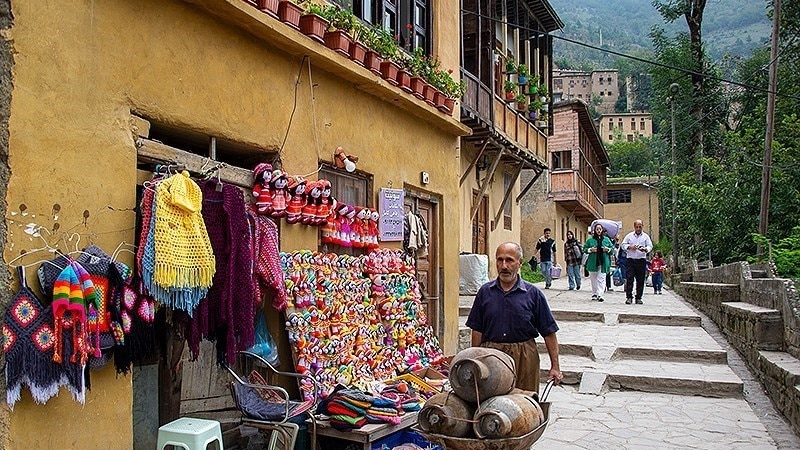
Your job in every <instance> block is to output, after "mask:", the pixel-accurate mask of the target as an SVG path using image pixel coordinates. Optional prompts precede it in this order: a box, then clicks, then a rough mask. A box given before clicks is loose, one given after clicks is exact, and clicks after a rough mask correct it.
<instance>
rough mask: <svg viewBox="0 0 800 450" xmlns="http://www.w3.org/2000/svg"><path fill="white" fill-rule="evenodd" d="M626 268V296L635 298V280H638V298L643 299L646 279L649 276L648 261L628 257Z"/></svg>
mask: <svg viewBox="0 0 800 450" xmlns="http://www.w3.org/2000/svg"><path fill="white" fill-rule="evenodd" d="M625 269H626V271H625V297H626V298H633V295H632V291H633V281H634V280H636V300H641V299H642V294H643V293H644V279H645V277H646V276H647V261H645V260H644V259H631V258H628V260H627V261H626V263H625Z"/></svg>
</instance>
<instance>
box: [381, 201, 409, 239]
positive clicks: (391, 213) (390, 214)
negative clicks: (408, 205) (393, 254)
mask: <svg viewBox="0 0 800 450" xmlns="http://www.w3.org/2000/svg"><path fill="white" fill-rule="evenodd" d="M378 195H379V197H380V198H379V201H378V207H379V208H380V214H381V217H380V221H379V222H378V230H379V231H380V240H381V241H386V242H388V241H402V240H403V216H404V214H405V208H404V207H403V200H404V199H405V192H404V191H403V190H402V189H389V188H381V190H380V192H379V194H378Z"/></svg>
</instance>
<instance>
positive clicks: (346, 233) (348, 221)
mask: <svg viewBox="0 0 800 450" xmlns="http://www.w3.org/2000/svg"><path fill="white" fill-rule="evenodd" d="M345 206H346V207H347V208H345V212H344V214H342V215H341V216H340V220H339V245H341V246H343V247H352V246H353V240H352V239H353V233H352V231H353V222H354V221H355V217H356V209H355V208H353V207H352V206H350V205H345Z"/></svg>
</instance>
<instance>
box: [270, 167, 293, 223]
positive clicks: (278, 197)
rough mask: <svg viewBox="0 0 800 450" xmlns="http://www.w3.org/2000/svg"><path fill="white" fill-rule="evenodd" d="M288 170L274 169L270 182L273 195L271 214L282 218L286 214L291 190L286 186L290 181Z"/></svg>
mask: <svg viewBox="0 0 800 450" xmlns="http://www.w3.org/2000/svg"><path fill="white" fill-rule="evenodd" d="M288 181H289V180H288V178H287V175H286V172H284V171H282V170H280V169H277V170H273V171H272V179H271V180H270V182H269V191H270V195H271V196H272V211H271V212H270V216H272V217H275V218H281V217H283V216H285V215H286V202H287V201H288V198H289V190H288V189H287V188H286V185H287V183H288Z"/></svg>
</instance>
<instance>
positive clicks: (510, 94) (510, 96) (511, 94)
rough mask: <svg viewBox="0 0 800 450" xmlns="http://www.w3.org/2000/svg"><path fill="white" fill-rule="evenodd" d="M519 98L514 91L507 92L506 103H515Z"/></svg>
mask: <svg viewBox="0 0 800 450" xmlns="http://www.w3.org/2000/svg"><path fill="white" fill-rule="evenodd" d="M516 98H517V94H516V93H515V92H513V91H509V92H506V101H509V102H513V101H514V100H515V99H516Z"/></svg>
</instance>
